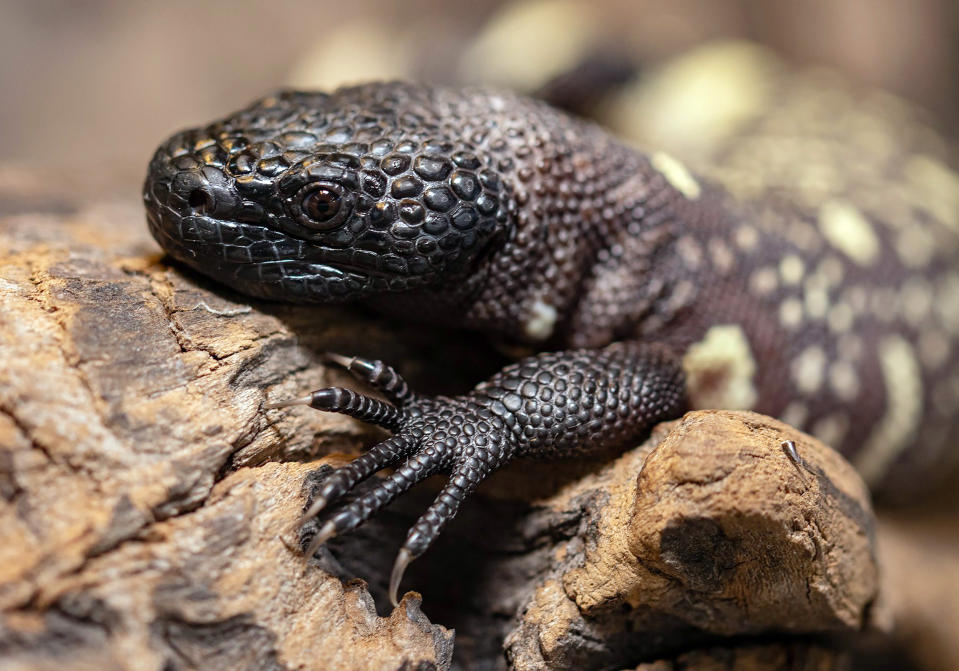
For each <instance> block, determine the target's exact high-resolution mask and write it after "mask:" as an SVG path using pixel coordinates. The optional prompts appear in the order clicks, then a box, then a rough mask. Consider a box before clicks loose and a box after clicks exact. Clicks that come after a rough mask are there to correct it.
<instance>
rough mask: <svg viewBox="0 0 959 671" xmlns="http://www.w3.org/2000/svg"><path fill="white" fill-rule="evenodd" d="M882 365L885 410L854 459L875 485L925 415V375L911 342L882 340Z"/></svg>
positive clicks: (897, 338) (868, 479)
mask: <svg viewBox="0 0 959 671" xmlns="http://www.w3.org/2000/svg"><path fill="white" fill-rule="evenodd" d="M879 365H880V370H881V371H882V379H883V384H884V386H885V389H886V414H885V415H884V416H883V418H882V420H881V421H880V422H879V424H878V425H876V427H875V428H874V429H873V430H872V433H871V434H870V435H869V438H868V439H867V440H866V443H865V445H864V446H863V449H862V451H861V452H859V454H857V455H855V457H854V459H853V462H854V464H855V466H856V468H858V469H859V473H860V474H861V475H862V477H863V479H864V480H865V481H866V482H867V483H868V484H870V485H876V484H878V483H879V481H880V480H881V479H882V477H883V476H884V475H885V474H886V471H887V469H888V468H889V466H890V465H891V464H892V463H893V462H894V461H895V460H896V457H898V456H899V454H900V453H901V452H902V450H904V449H905V448H906V447H907V446H908V445H909V441H910V440H911V439H912V438H913V437H914V435H915V433H916V430H917V429H918V428H919V422H920V421H921V419H922V376H921V373H920V370H919V361H918V360H917V359H916V352H915V350H913V348H912V345H910V344H909V342H908V341H906V340H905V339H904V338H902V337H901V336H888V337H886V338H884V339H883V340H882V341H881V342H880V343H879Z"/></svg>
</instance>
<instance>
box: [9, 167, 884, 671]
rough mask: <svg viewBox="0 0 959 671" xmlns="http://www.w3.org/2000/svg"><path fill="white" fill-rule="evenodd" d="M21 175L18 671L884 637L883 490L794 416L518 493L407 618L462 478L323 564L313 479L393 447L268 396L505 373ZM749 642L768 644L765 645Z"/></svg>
mask: <svg viewBox="0 0 959 671" xmlns="http://www.w3.org/2000/svg"><path fill="white" fill-rule="evenodd" d="M3 174H5V173H2V171H0V202H2V203H4V207H3V208H2V213H3V214H0V217H2V218H0V361H2V362H3V365H2V366H0V496H2V498H0V613H2V620H0V667H3V668H18V669H25V668H31V669H34V668H35V669H44V668H58V669H63V668H77V669H80V668H94V667H95V668H97V669H114V668H116V669H179V668H196V667H201V668H208V669H217V668H230V669H242V668H250V669H263V668H274V669H283V668H301V669H331V668H350V669H384V668H387V669H388V668H396V669H399V668H405V669H419V668H422V669H428V668H436V669H446V668H450V667H451V665H456V666H457V667H458V668H464V669H498V668H503V667H504V665H505V664H506V662H505V661H504V657H503V646H504V640H505V647H506V657H507V659H508V660H509V663H510V664H511V665H512V666H513V667H514V668H516V669H544V668H550V669H559V668H577V669H589V668H617V667H620V668H626V667H633V668H636V667H637V665H638V664H641V663H648V664H646V665H645V666H640V667H639V668H673V667H671V666H666V667H657V666H655V664H660V665H661V664H667V665H668V664H673V665H684V666H683V668H737V669H738V668H744V669H745V668H767V667H762V666H757V665H756V664H759V662H756V664H754V665H753V666H729V665H728V664H727V666H720V667H716V666H715V664H713V662H711V661H708V659H713V658H716V655H717V654H719V653H712V652H703V651H704V650H706V649H710V650H726V653H723V654H725V655H726V656H725V657H723V656H722V655H720V658H722V659H735V660H738V659H740V658H742V659H746V658H749V659H752V658H753V657H756V656H757V655H758V656H759V657H760V658H761V659H763V660H766V659H780V658H781V656H782V655H784V654H789V655H791V657H790V659H808V660H813V661H812V662H809V664H812V665H809V664H807V665H806V666H795V667H794V668H804V669H805V668H817V669H818V668H831V667H829V666H828V665H826V664H827V662H828V663H831V662H829V660H832V659H833V658H834V657H836V655H835V654H833V652H832V651H830V650H828V649H827V648H823V647H822V645H820V644H819V643H816V644H813V643H809V642H807V639H806V637H807V636H808V635H809V634H814V635H820V634H829V635H852V634H854V633H855V632H857V631H859V630H860V629H862V628H863V626H864V625H865V624H866V623H867V618H868V616H869V613H870V604H871V602H872V601H873V599H874V597H875V594H876V590H877V582H876V581H877V572H876V565H875V550H874V546H873V527H872V513H871V511H870V508H869V503H868V497H867V495H866V492H865V490H864V488H863V485H862V483H861V481H860V480H859V478H858V476H856V475H855V473H854V472H853V471H852V469H851V468H850V467H849V466H848V464H846V463H845V462H844V461H842V460H841V459H840V458H839V457H838V456H836V455H835V453H833V452H832V451H831V450H829V449H828V448H825V447H824V446H823V445H821V444H820V443H818V442H816V441H814V440H812V439H810V438H808V437H806V436H804V435H802V434H799V433H798V432H795V431H793V430H792V429H790V428H789V427H786V426H785V425H782V424H780V423H778V422H775V421H773V420H770V419H768V418H764V417H761V416H758V415H753V414H749V413H716V412H699V413H693V414H690V415H687V416H686V417H685V418H684V419H682V420H680V421H677V422H673V423H670V424H667V425H663V426H661V427H659V428H658V429H657V431H656V432H655V433H654V435H653V436H652V437H651V438H650V440H649V441H647V442H646V443H645V444H644V445H642V446H640V447H638V448H636V449H634V450H631V451H628V452H627V453H625V454H623V455H621V456H618V457H617V456H610V455H597V456H596V457H595V458H593V459H589V460H581V461H573V462H568V463H556V464H542V463H531V462H523V463H517V464H515V465H514V466H512V467H510V468H509V469H506V470H505V471H504V472H502V473H499V474H496V475H495V476H494V477H493V478H492V479H491V481H490V482H489V483H487V485H486V486H484V487H483V488H481V491H480V492H479V495H478V496H477V497H476V499H475V500H474V501H472V502H471V504H470V505H467V506H466V507H465V508H464V510H463V511H462V513H461V515H460V517H459V518H458V519H457V520H456V522H455V523H454V524H452V525H451V526H450V528H449V530H448V532H447V533H446V534H445V535H444V537H443V538H441V540H440V542H438V543H437V545H436V546H435V548H433V549H432V550H431V551H430V552H429V553H427V555H426V556H424V557H423V558H421V559H420V560H418V561H417V562H415V563H414V564H413V566H412V567H411V570H410V571H409V574H408V577H407V580H406V581H405V583H404V586H405V587H408V588H409V587H412V588H417V589H418V590H421V591H422V593H423V602H422V603H423V604H425V605H424V606H423V608H424V610H425V612H426V615H424V613H423V611H421V610H420V599H419V597H418V596H417V595H415V594H407V596H406V597H405V599H404V601H403V603H402V604H401V605H400V607H399V608H398V609H396V610H394V611H392V612H390V610H389V609H388V608H387V607H386V604H385V602H384V594H385V584H384V583H385V580H386V577H387V575H388V572H389V565H390V564H391V563H392V559H393V554H394V553H395V551H396V549H397V548H398V547H399V545H400V543H401V540H402V537H403V536H404V535H405V532H406V529H407V528H408V527H409V525H410V524H411V523H412V521H413V520H414V519H415V517H416V516H417V515H418V513H419V512H421V511H422V510H423V508H424V506H425V502H426V501H428V500H429V499H430V498H431V493H430V491H427V490H429V489H430V488H431V487H433V489H434V490H435V486H436V484H437V483H436V482H432V483H428V484H426V485H424V487H423V488H421V489H420V491H416V492H413V493H411V494H410V495H408V496H406V497H403V498H402V499H401V500H400V501H398V502H397V503H396V504H395V505H394V506H392V507H391V508H390V509H389V510H387V511H385V512H384V513H383V514H381V515H379V516H378V517H377V518H375V519H374V520H372V521H371V522H370V523H369V524H367V525H365V526H364V527H362V528H361V529H359V530H357V532H355V533H353V534H349V535H347V536H345V537H343V538H340V539H335V541H333V542H331V543H330V544H329V547H326V548H323V549H322V550H321V551H320V552H319V553H318V555H317V557H316V558H315V559H314V560H311V561H310V562H305V561H304V560H303V559H302V557H301V556H300V555H299V553H298V552H296V551H295V549H291V548H290V547H288V546H290V545H291V544H295V543H296V540H297V538H296V536H295V534H294V533H293V532H292V531H291V529H290V526H289V525H290V523H291V522H292V520H294V519H295V518H296V516H297V515H298V514H299V511H300V510H301V509H302V506H303V505H304V503H305V502H306V496H307V494H308V490H309V485H310V483H312V482H315V480H316V478H317V477H319V476H321V475H322V473H323V472H325V469H324V466H326V465H330V464H332V465H336V464H339V463H342V462H343V460H344V459H345V458H346V456H347V455H350V454H355V453H357V452H358V451H359V450H360V449H361V448H362V446H363V445H368V444H370V443H372V442H374V441H375V440H376V439H377V438H378V437H381V434H379V433H377V432H375V431H373V430H371V429H369V428H367V427H364V426H362V425H360V424H358V423H356V422H354V421H353V420H351V419H348V418H345V417H342V416H337V415H322V414H320V413H316V412H313V411H310V410H309V409H307V408H293V409H287V410H282V411H280V410H270V411H264V410H263V409H262V403H263V402H264V400H266V399H273V398H280V397H288V396H292V395H294V394H297V393H302V392H303V391H304V390H306V389H315V388H318V387H322V386H325V385H328V384H350V382H349V381H348V380H347V379H346V378H344V377H343V376H341V375H339V374H337V373H336V372H334V371H330V370H328V369H326V368H325V367H324V366H323V365H322V362H321V361H322V357H321V355H322V352H324V351H326V350H333V351H341V352H347V353H351V354H352V353H356V354H361V355H365V356H372V357H378V358H383V359H385V360H388V361H390V362H391V363H394V364H396V365H397V366H398V367H399V368H400V369H401V370H403V372H404V374H406V376H407V377H408V378H409V379H410V380H411V381H412V382H413V383H414V384H416V385H417V386H418V387H419V388H420V389H422V390H424V391H427V392H434V393H435V392H447V393H454V392H457V391H460V390H463V389H465V388H467V387H468V386H469V385H470V384H471V383H473V382H475V381H476V380H478V379H481V378H482V377H483V376H484V375H486V374H487V373H489V372H490V371H491V370H493V369H495V368H496V367H498V366H499V365H501V363H502V359H501V358H500V356H499V355H497V354H496V353H495V352H494V351H492V350H491V349H490V348H488V347H487V346H485V345H484V344H482V343H481V341H480V340H477V339H472V338H470V337H467V336H464V335H463V334H451V333H447V332H441V331H438V330H436V329H424V328H418V327H416V326H403V325H396V324H393V323H388V322H385V321H382V320H380V319H379V318H376V317H372V316H369V315H366V314H364V313H362V312H360V311H354V310H345V309H298V308H292V307H285V306H275V305H265V304H260V303H253V302H250V301H248V300H247V299H245V298H242V297H239V296H236V295H233V294H230V293H228V292H225V291H224V290H222V289H220V288H218V287H214V286H211V285H209V284H208V283H206V282H205V281H204V280H202V279H200V278H198V277H196V276H193V275H189V274H187V273H184V272H182V271H180V270H178V269H176V268H171V267H169V266H168V265H166V263H165V262H164V260H163V259H162V258H161V256H160V254H159V252H158V251H157V248H156V247H155V245H154V244H153V243H152V241H151V240H150V239H149V238H148V237H147V234H146V232H145V226H143V223H142V213H141V211H140V207H139V204H138V203H135V202H130V203H107V204H99V205H84V204H82V201H76V202H71V201H70V200H69V199H66V200H64V199H62V198H61V199H60V200H54V199H45V198H44V197H43V195H42V194H43V191H42V188H43V187H42V184H41V183H40V181H39V180H37V182H36V183H31V182H29V180H27V178H25V177H24V176H23V175H19V174H18V175H17V176H16V180H15V181H14V182H10V181H9V180H8V181H7V182H6V183H4V181H3V179H2V177H3ZM24 194H26V196H25V195H24ZM44 203H47V204H49V205H50V207H49V210H43V208H42V207H41V206H42V205H43V204H44ZM451 372H452V373H453V374H454V376H453V378H451V377H450V374H451ZM784 440H794V441H795V442H796V445H797V448H798V454H799V456H800V458H801V460H800V461H799V462H796V461H793V460H791V459H790V458H789V456H788V455H787V454H786V452H785V451H784V450H783V448H782V442H783V441H784ZM356 577H359V578H363V579H364V580H368V581H369V584H367V583H366V582H363V581H358V580H355V579H354V578H356ZM427 615H428V617H427ZM453 629H455V631H456V637H455V646H454V636H453ZM752 636H762V637H765V638H764V640H765V642H764V643H763V646H765V647H763V648H762V650H764V651H765V652H755V651H750V650H752V648H749V649H747V648H742V647H741V646H743V645H744V637H746V638H748V637H752ZM797 650H799V651H802V652H801V654H800V652H796V651H797ZM789 651H792V652H789ZM730 655H731V656H732V657H730ZM777 655H779V657H777ZM797 655H798V656H797ZM707 658H708V659H707ZM656 660H659V661H656ZM683 660H685V661H683ZM690 660H700V661H696V662H695V664H693V663H692V661H690ZM703 660H705V661H703ZM816 660H820V661H816ZM723 663H725V662H723ZM737 663H739V662H737ZM749 663H750V664H752V662H749ZM649 664H654V666H649ZM711 664H712V666H711ZM743 664H745V662H743ZM676 668H679V666H676ZM768 668H772V667H768Z"/></svg>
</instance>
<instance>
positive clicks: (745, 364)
mask: <svg viewBox="0 0 959 671" xmlns="http://www.w3.org/2000/svg"><path fill="white" fill-rule="evenodd" d="M683 370H684V371H685V372H686V380H687V388H688V390H689V397H690V401H691V402H692V403H693V406H694V407H697V408H724V409H728V410H748V409H750V408H752V407H753V406H754V405H755V403H756V399H757V397H758V394H757V392H756V384H755V379H754V377H755V375H756V360H755V358H754V356H753V353H752V350H751V349H750V346H749V341H748V339H747V337H746V334H745V333H744V332H743V330H742V328H741V327H740V326H738V325H736V324H720V325H717V326H713V327H711V328H710V329H709V330H708V331H707V332H706V335H705V336H704V337H703V339H702V340H700V341H699V342H698V343H696V344H694V345H692V346H691V347H690V348H689V349H688V350H687V352H686V355H685V356H684V357H683Z"/></svg>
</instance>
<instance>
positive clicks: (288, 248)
mask: <svg viewBox="0 0 959 671" xmlns="http://www.w3.org/2000/svg"><path fill="white" fill-rule="evenodd" d="M161 207H163V209H164V210H166V212H165V213H163V212H158V211H157V210H155V209H150V210H148V212H147V221H148V224H149V226H150V229H151V230H152V232H153V233H154V235H155V236H162V237H163V238H164V239H166V240H168V241H169V242H170V243H171V244H172V245H173V247H174V248H175V249H177V250H178V251H177V253H176V254H174V256H176V257H177V258H180V259H181V260H183V261H185V262H187V263H192V262H195V261H198V260H200V259H201V258H210V259H217V260H219V261H221V262H227V263H229V264H231V265H234V266H262V267H277V268H278V267H282V266H286V267H289V266H295V265H298V264H307V265H309V266H310V267H311V268H315V269H317V270H320V271H321V272H322V274H324V275H326V274H327V273H329V274H338V275H342V276H343V277H346V276H347V275H352V276H354V277H356V278H357V279H359V277H362V278H363V279H368V278H383V279H388V278H390V277H393V276H394V275H391V274H390V273H389V272H386V271H381V270H378V269H375V268H367V267H364V266H361V265H359V264H356V263H350V262H349V261H345V260H343V259H340V258H331V257H337V256H341V255H345V253H346V252H347V251H348V250H342V249H337V248H335V247H325V246H320V245H317V244H316V243H315V242H310V241H308V240H304V239H301V238H298V237H296V236H294V235H290V234H288V233H286V232H283V231H277V230H275V229H274V228H271V227H270V226H266V225H265V224H261V223H255V222H241V221H236V220H233V219H221V218H218V217H213V216H210V215H207V214H190V215H185V216H184V215H182V214H180V213H178V212H176V211H175V210H174V209H173V208H171V207H170V206H168V205H161ZM358 276H359V277H358Z"/></svg>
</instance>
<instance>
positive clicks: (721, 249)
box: [709, 238, 736, 275]
mask: <svg viewBox="0 0 959 671" xmlns="http://www.w3.org/2000/svg"><path fill="white" fill-rule="evenodd" d="M709 256H710V258H712V260H713V265H714V266H716V269H717V270H719V272H720V273H722V274H723V275H725V274H727V273H729V271H730V270H732V269H733V266H734V265H735V264H736V257H735V256H733V252H732V250H730V249H729V245H727V244H726V243H725V242H724V241H723V240H721V239H719V238H712V239H711V240H710V241H709Z"/></svg>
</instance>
